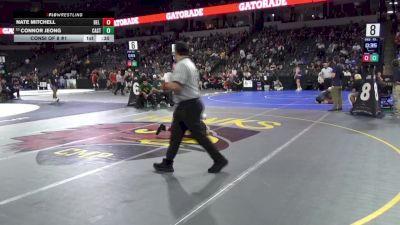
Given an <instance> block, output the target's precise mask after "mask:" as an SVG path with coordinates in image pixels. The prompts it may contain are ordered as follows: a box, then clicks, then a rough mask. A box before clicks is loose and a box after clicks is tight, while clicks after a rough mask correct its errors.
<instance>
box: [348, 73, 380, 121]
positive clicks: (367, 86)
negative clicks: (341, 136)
mask: <svg viewBox="0 0 400 225" xmlns="http://www.w3.org/2000/svg"><path fill="white" fill-rule="evenodd" d="M351 113H352V114H364V115H369V116H378V115H380V114H381V107H380V101H379V93H378V85H377V83H376V80H375V76H372V75H368V76H367V78H366V80H365V82H364V84H363V86H362V90H361V93H360V95H359V96H358V98H357V101H356V103H355V104H354V106H353V108H352V109H351Z"/></svg>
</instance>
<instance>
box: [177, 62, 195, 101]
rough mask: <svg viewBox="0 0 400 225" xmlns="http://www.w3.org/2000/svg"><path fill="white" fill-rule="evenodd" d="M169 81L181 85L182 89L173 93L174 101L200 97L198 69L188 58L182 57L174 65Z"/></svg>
mask: <svg viewBox="0 0 400 225" xmlns="http://www.w3.org/2000/svg"><path fill="white" fill-rule="evenodd" d="M171 82H177V83H179V84H181V85H182V90H181V91H180V92H179V93H174V102H175V103H179V102H182V101H186V100H190V99H195V98H199V97H200V90H199V71H198V70H197V68H196V65H195V64H194V63H193V62H192V60H190V59H189V58H183V59H181V60H179V62H178V63H177V64H176V65H175V69H174V71H173V73H172V75H171Z"/></svg>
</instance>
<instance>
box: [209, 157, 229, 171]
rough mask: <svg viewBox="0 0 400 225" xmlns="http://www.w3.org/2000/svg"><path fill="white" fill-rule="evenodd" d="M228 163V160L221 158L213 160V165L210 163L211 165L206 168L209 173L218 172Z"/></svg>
mask: <svg viewBox="0 0 400 225" xmlns="http://www.w3.org/2000/svg"><path fill="white" fill-rule="evenodd" d="M226 165H228V160H227V159H223V160H221V161H216V162H214V165H212V167H210V168H209V169H208V172H209V173H219V172H221V170H222V169H223V168H224V167H225V166H226Z"/></svg>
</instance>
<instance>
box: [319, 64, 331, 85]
mask: <svg viewBox="0 0 400 225" xmlns="http://www.w3.org/2000/svg"><path fill="white" fill-rule="evenodd" d="M319 77H321V78H322V79H323V83H324V90H327V89H328V88H329V87H330V86H332V82H331V79H332V68H331V67H329V64H328V63H324V64H323V68H322V69H321V72H320V73H319ZM321 78H320V80H322V79H321Z"/></svg>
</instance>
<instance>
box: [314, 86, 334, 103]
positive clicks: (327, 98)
mask: <svg viewBox="0 0 400 225" xmlns="http://www.w3.org/2000/svg"><path fill="white" fill-rule="evenodd" d="M315 101H316V102H317V103H318V104H333V100H332V94H331V88H328V89H327V90H325V91H321V93H319V95H318V96H317V97H316V98H315Z"/></svg>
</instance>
